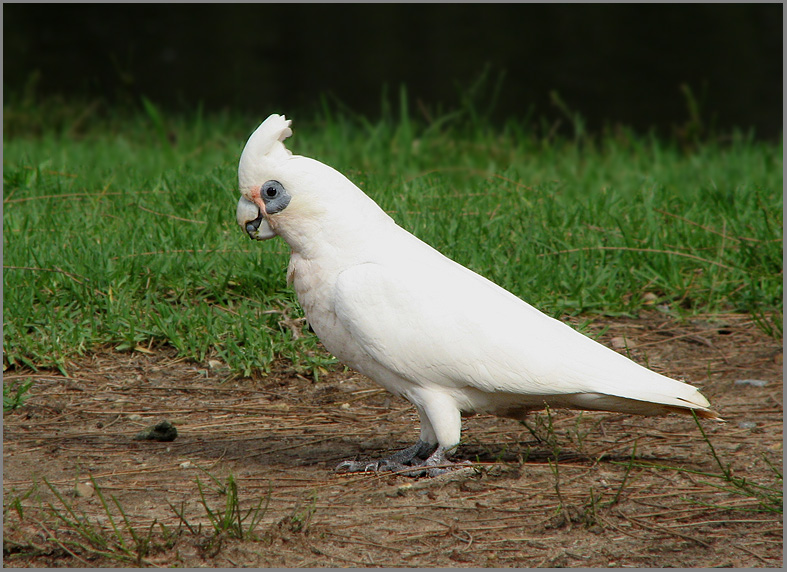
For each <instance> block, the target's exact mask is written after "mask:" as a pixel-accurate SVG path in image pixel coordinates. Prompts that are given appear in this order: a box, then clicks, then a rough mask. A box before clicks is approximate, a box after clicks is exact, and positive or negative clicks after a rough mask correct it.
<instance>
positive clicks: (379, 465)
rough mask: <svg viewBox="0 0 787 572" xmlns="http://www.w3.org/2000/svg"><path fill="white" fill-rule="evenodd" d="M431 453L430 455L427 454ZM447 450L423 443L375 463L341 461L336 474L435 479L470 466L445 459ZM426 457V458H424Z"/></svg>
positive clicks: (468, 462) (420, 442) (465, 462)
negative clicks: (375, 474) (382, 474)
mask: <svg viewBox="0 0 787 572" xmlns="http://www.w3.org/2000/svg"><path fill="white" fill-rule="evenodd" d="M430 452H431V455H430V454H429V453H430ZM446 452H447V450H446V449H444V448H443V447H437V449H435V448H434V445H429V444H428V443H425V442H424V441H420V440H419V441H418V442H417V443H416V444H415V445H413V446H412V447H408V448H407V449H403V450H401V451H398V452H396V453H394V454H393V455H391V456H390V457H386V458H384V459H379V460H376V461H342V462H341V463H339V465H338V466H337V467H336V469H335V471H336V472H337V473H379V472H386V471H387V472H393V473H399V474H401V475H403V476H406V477H423V476H427V477H436V476H438V475H444V474H446V473H448V472H450V471H453V470H455V469H458V468H462V467H465V466H467V465H471V464H472V463H471V462H470V461H464V462H461V463H453V462H451V461H449V460H448V459H447V458H446ZM426 455H428V456H427V457H426V458H424V456H426Z"/></svg>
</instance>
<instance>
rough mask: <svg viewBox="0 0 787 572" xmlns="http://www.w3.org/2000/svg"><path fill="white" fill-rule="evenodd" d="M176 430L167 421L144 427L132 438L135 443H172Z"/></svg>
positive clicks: (176, 433)
mask: <svg viewBox="0 0 787 572" xmlns="http://www.w3.org/2000/svg"><path fill="white" fill-rule="evenodd" d="M177 436H178V430H177V429H175V426H174V425H172V423H170V422H169V421H167V420H164V421H160V422H158V423H156V424H155V425H151V426H150V427H145V428H144V429H143V430H142V431H140V432H139V433H137V434H136V435H135V436H134V440H135V441H174V440H175V438H176V437H177Z"/></svg>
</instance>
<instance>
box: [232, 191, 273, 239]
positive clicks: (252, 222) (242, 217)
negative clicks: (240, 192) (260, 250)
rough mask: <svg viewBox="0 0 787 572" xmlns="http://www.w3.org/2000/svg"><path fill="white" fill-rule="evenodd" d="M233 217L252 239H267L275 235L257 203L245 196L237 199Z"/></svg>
mask: <svg viewBox="0 0 787 572" xmlns="http://www.w3.org/2000/svg"><path fill="white" fill-rule="evenodd" d="M235 217H236V219H237V221H238V224H239V225H240V226H241V227H242V228H243V229H244V230H245V231H246V234H248V235H249V237H250V238H253V239H254V240H267V239H269V238H273V237H274V236H276V233H275V232H273V229H272V228H271V225H269V224H268V221H267V220H265V217H264V216H263V215H262V212H261V211H260V209H259V208H258V207H257V205H255V204H254V203H253V202H251V201H250V200H249V199H247V198H246V197H241V198H240V201H238V209H237V211H236V212H235Z"/></svg>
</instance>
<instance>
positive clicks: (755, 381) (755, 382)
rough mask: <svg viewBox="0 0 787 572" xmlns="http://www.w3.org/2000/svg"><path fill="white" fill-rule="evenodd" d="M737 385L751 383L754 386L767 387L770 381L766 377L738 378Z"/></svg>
mask: <svg viewBox="0 0 787 572" xmlns="http://www.w3.org/2000/svg"><path fill="white" fill-rule="evenodd" d="M735 385H751V386H752V387H765V386H766V385H768V382H767V381H765V380H764V379H736V380H735Z"/></svg>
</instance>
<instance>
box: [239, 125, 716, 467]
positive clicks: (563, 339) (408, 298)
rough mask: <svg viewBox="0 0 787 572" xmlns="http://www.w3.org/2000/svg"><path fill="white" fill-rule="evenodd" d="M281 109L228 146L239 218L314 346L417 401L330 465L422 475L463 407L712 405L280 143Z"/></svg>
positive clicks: (439, 458) (654, 410) (445, 445)
mask: <svg viewBox="0 0 787 572" xmlns="http://www.w3.org/2000/svg"><path fill="white" fill-rule="evenodd" d="M290 123H291V121H289V120H287V119H285V118H284V117H283V116H281V115H276V114H274V115H271V116H270V117H268V118H267V119H266V120H265V121H264V122H263V123H262V124H261V125H260V126H259V127H258V128H257V130H256V131H255V132H254V133H253V134H252V135H251V137H249V140H248V142H247V143H246V147H245V148H244V150H243V153H242V155H241V158H240V164H239V167H238V179H239V183H240V192H241V195H242V196H241V199H240V202H239V203H238V208H237V220H238V224H240V226H241V227H242V228H243V229H244V230H245V231H246V232H247V233H248V235H249V236H250V237H251V238H254V239H257V240H266V239H269V238H273V237H275V236H280V237H281V238H283V239H284V241H285V242H286V243H287V244H288V245H289V247H290V249H291V255H290V263H289V268H288V270H287V280H288V282H289V283H291V284H292V286H293V287H294V289H295V292H296V294H297V296H298V301H299V302H300V304H301V306H302V307H303V311H304V313H305V315H306V319H307V320H308V323H309V324H310V325H311V327H312V329H313V330H314V332H315V333H316V334H317V336H319V338H320V340H321V341H322V343H323V344H324V345H325V348H326V349H327V350H328V351H329V352H331V353H332V354H333V355H334V356H336V358H338V359H339V360H340V361H342V362H344V363H345V364H347V365H348V366H350V367H352V368H353V369H355V370H357V371H359V372H360V373H362V374H364V375H366V376H368V377H370V378H371V379H373V380H374V381H376V382H377V383H379V384H380V385H382V386H383V387H384V388H385V389H387V390H388V391H390V392H391V393H394V394H396V395H400V396H402V397H404V398H405V399H407V400H408V401H410V402H411V403H412V404H413V405H414V406H415V408H416V409H417V410H418V414H419V416H420V422H421V433H420V438H419V439H418V442H417V443H416V444H415V445H413V446H411V447H409V448H407V449H404V450H402V451H399V452H397V453H395V454H393V455H391V456H389V457H387V458H384V459H381V460H379V461H371V462H358V461H345V462H343V463H341V464H340V465H339V466H338V467H337V470H339V471H347V472H359V471H381V470H391V471H400V470H405V469H410V470H411V474H428V475H435V474H440V473H441V472H444V471H445V470H447V469H444V468H442V467H446V466H449V465H450V462H449V461H448V460H447V458H446V455H448V454H450V453H452V452H453V451H454V449H456V447H457V446H458V444H459V439H460V432H461V423H462V422H461V415H462V414H463V413H467V414H472V413H491V414H494V415H499V416H502V417H512V418H515V419H522V418H524V416H525V415H526V414H527V413H528V412H530V411H533V410H538V409H543V408H544V407H545V406H549V407H550V408H572V409H587V410H603V411H616V412H623V413H635V414H639V415H659V414H666V413H670V412H679V413H680V412H683V413H690V412H691V411H694V412H696V413H697V415H698V416H700V417H705V418H713V419H717V418H718V416H717V414H716V412H714V411H713V410H712V409H711V408H710V403H709V402H708V400H707V399H706V398H705V397H704V396H703V395H702V394H701V393H700V392H699V391H698V390H697V389H696V388H694V387H692V386H691V385H688V384H686V383H682V382H680V381H676V380H674V379H670V378H669V377H665V376H663V375H660V374H658V373H655V372H653V371H651V370H649V369H647V368H645V367H642V366H640V365H638V364H636V363H635V362H633V361H631V360H630V359H627V358H626V357H624V356H622V355H620V354H618V353H616V352H615V351H613V350H611V349H609V348H607V347H605V346H603V345H601V344H599V343H597V342H595V341H594V340H591V339H590V338H588V337H586V336H584V335H582V334H580V333H579V332H577V331H575V330H574V329H572V328H571V327H569V326H568V325H566V324H564V323H562V322H560V321H558V320H555V319H553V318H551V317H549V316H547V315H545V314H543V313H541V312H539V311H538V310H536V309H535V308H534V307H533V306H531V305H530V304H528V303H526V302H524V301H523V300H521V299H520V298H517V297H516V296H515V295H513V294H511V293H510V292H508V291H507V290H504V289H503V288H501V287H500V286H498V285H496V284H494V283H493V282H490V281H489V280H487V279H486V278H484V277H482V276H480V275H478V274H476V273H475V272H473V271H471V270H469V269H467V268H465V267H463V266H461V265H460V264H458V263H456V262H454V261H452V260H450V259H449V258H447V257H445V256H443V255H442V254H440V252H438V251H437V250H435V249H434V248H432V247H431V246H429V245H428V244H426V243H424V242H422V241H421V240H419V239H418V238H416V237H415V236H413V235H412V234H410V233H409V232H407V231H406V230H404V229H403V228H401V227H400V226H398V225H397V224H396V222H394V220H393V219H392V218H391V217H390V216H388V215H387V214H386V213H385V212H384V211H383V210H382V209H381V208H380V207H379V206H378V205H377V203H375V202H374V201H373V200H372V199H370V198H369V197H368V196H367V195H366V194H365V193H364V192H363V191H361V190H360V189H359V188H358V187H357V186H355V185H354V184H353V183H352V182H351V181H350V180H348V179H347V178H346V177H345V176H344V175H342V174H341V173H339V172H338V171H336V170H334V169H333V168H331V167H329V166H327V165H324V164H323V163H320V162H319V161H316V160H314V159H310V158H308V157H303V156H299V155H293V154H292V153H291V152H290V151H288V150H287V149H286V148H285V146H284V143H283V141H284V140H285V139H286V138H287V137H289V136H290V135H292V130H291V129H290Z"/></svg>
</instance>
